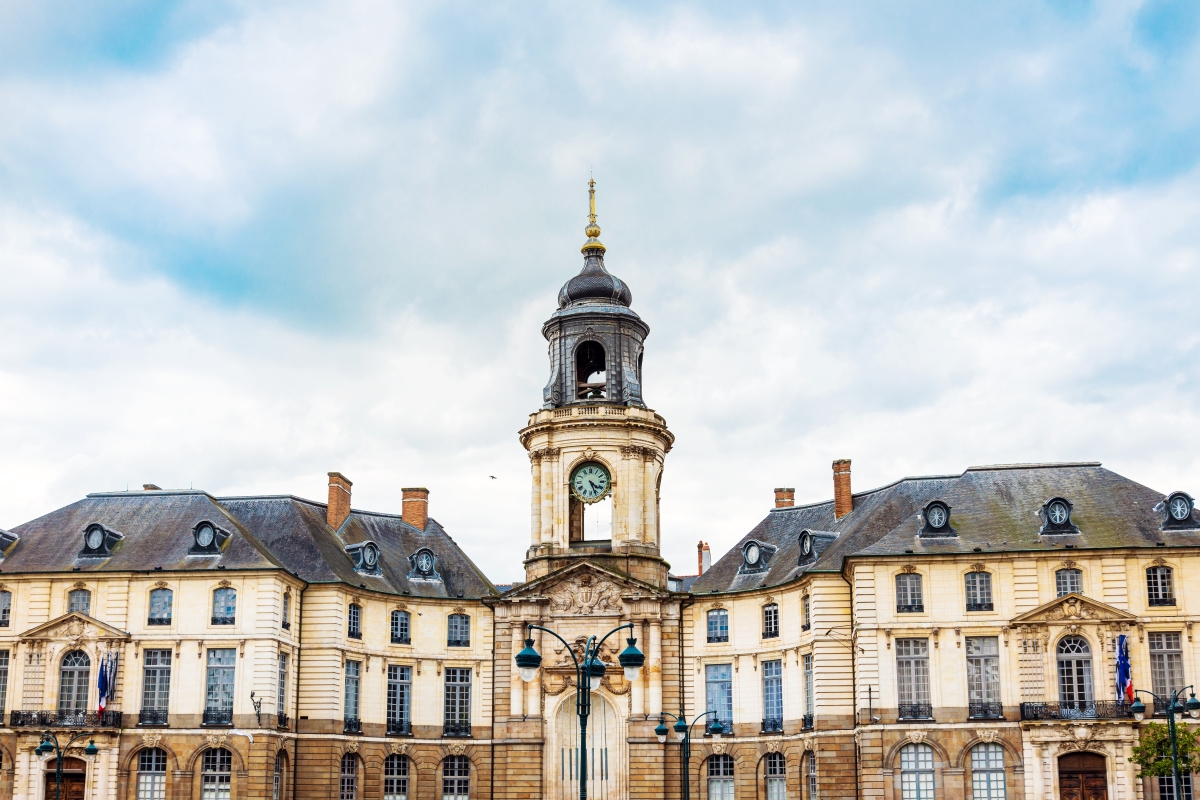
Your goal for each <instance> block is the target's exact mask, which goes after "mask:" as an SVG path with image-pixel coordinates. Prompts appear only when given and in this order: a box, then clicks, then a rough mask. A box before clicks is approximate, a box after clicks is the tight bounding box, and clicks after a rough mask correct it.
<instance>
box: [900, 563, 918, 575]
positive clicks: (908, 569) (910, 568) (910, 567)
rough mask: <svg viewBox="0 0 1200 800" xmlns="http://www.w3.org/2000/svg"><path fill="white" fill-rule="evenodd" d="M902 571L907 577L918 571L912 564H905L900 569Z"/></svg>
mask: <svg viewBox="0 0 1200 800" xmlns="http://www.w3.org/2000/svg"><path fill="white" fill-rule="evenodd" d="M900 571H901V572H903V573H904V574H906V575H912V574H913V573H914V572H916V571H917V568H916V567H914V566H913V565H912V564H905V565H904V566H903V567H901V568H900Z"/></svg>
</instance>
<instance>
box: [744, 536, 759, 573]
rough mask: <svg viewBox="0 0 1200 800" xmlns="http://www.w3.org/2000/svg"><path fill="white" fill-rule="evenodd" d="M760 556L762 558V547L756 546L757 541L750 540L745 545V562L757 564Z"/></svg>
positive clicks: (751, 564)
mask: <svg viewBox="0 0 1200 800" xmlns="http://www.w3.org/2000/svg"><path fill="white" fill-rule="evenodd" d="M761 558H762V548H761V547H759V546H758V543H757V542H751V543H750V544H748V545H746V563H747V564H749V565H750V566H752V567H753V566H757V565H758V562H759V560H760V559H761Z"/></svg>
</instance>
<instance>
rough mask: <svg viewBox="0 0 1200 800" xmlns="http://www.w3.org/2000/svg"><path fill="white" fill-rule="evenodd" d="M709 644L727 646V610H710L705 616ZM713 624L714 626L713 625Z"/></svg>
mask: <svg viewBox="0 0 1200 800" xmlns="http://www.w3.org/2000/svg"><path fill="white" fill-rule="evenodd" d="M705 621H706V624H707V633H708V643H709V644H728V642H729V609H727V608H710V609H709V610H708V614H707V615H706V616H705ZM714 622H715V624H714Z"/></svg>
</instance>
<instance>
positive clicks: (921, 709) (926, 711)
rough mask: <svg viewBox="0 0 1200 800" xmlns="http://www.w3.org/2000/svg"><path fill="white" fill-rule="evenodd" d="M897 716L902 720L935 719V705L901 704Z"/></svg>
mask: <svg viewBox="0 0 1200 800" xmlns="http://www.w3.org/2000/svg"><path fill="white" fill-rule="evenodd" d="M896 716H897V717H899V718H900V719H933V704H932V703H901V704H900V705H899V707H898V708H897V714H896Z"/></svg>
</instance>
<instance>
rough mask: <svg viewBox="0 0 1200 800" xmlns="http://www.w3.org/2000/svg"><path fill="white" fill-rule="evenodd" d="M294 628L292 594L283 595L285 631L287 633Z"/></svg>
mask: <svg viewBox="0 0 1200 800" xmlns="http://www.w3.org/2000/svg"><path fill="white" fill-rule="evenodd" d="M291 627H292V593H291V592H284V593H283V629H284V630H285V631H286V630H288V629H289V628H291Z"/></svg>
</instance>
